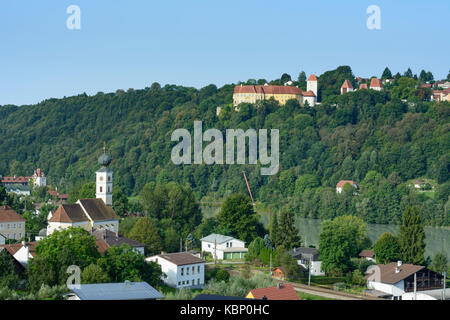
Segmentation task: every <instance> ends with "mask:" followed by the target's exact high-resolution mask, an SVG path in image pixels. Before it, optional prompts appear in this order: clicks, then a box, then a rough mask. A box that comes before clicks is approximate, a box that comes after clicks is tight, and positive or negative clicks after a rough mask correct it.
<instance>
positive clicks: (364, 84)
mask: <svg viewBox="0 0 450 320" xmlns="http://www.w3.org/2000/svg"><path fill="white" fill-rule="evenodd" d="M362 89H366V90H367V89H369V88H368V87H367V83H361V84H360V85H359V90H362Z"/></svg>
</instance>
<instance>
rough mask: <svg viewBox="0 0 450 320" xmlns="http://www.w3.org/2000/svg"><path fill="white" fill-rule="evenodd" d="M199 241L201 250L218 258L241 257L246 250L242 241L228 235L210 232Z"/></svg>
mask: <svg viewBox="0 0 450 320" xmlns="http://www.w3.org/2000/svg"><path fill="white" fill-rule="evenodd" d="M200 241H201V242H202V252H208V253H211V254H212V256H213V258H215V257H216V258H217V259H218V260H232V259H243V258H244V257H245V255H246V254H247V252H248V249H247V248H245V242H244V241H242V240H239V239H235V238H233V237H230V236H224V235H221V234H216V233H212V234H210V235H209V236H207V237H203V238H201V239H200Z"/></svg>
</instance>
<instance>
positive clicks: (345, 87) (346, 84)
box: [341, 80, 354, 94]
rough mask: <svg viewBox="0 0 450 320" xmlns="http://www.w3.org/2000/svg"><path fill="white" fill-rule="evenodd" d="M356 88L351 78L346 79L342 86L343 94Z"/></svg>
mask: <svg viewBox="0 0 450 320" xmlns="http://www.w3.org/2000/svg"><path fill="white" fill-rule="evenodd" d="M353 90H354V88H353V86H352V83H351V82H350V81H349V80H345V81H344V83H343V84H342V86H341V94H344V93H347V92H352V91H353Z"/></svg>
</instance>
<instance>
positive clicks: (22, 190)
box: [5, 183, 31, 197]
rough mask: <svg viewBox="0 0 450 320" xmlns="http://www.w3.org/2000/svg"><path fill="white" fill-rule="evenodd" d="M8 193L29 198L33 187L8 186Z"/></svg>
mask: <svg viewBox="0 0 450 320" xmlns="http://www.w3.org/2000/svg"><path fill="white" fill-rule="evenodd" d="M5 189H6V192H7V193H14V194H16V195H18V196H19V197H21V196H29V195H31V187H30V186H29V185H23V184H18V183H17V184H8V185H7V186H6V187H5Z"/></svg>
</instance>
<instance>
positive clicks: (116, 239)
mask: <svg viewBox="0 0 450 320" xmlns="http://www.w3.org/2000/svg"><path fill="white" fill-rule="evenodd" d="M91 234H92V235H93V236H95V238H96V239H97V241H96V243H97V248H98V252H100V253H105V252H106V250H108V249H109V248H111V247H113V246H115V247H120V246H122V245H123V244H126V245H129V246H130V247H132V248H133V249H134V250H135V251H137V252H139V253H140V254H142V255H144V254H145V252H144V249H145V245H143V244H142V243H139V242H137V241H135V240H133V239H129V238H127V237H124V236H121V235H119V232H118V231H116V232H112V231H110V230H106V229H93V230H92V232H91Z"/></svg>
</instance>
